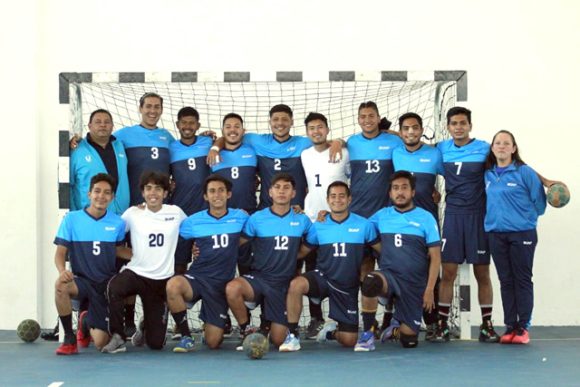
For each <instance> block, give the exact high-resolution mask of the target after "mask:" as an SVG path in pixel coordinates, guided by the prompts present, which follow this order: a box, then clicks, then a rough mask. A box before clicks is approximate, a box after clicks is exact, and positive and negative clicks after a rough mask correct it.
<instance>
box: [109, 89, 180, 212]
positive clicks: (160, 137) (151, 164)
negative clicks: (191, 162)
mask: <svg viewBox="0 0 580 387" xmlns="http://www.w3.org/2000/svg"><path fill="white" fill-rule="evenodd" d="M139 113H140V114H141V123H140V124H138V125H134V126H128V127H125V128H122V129H119V130H118V131H116V132H115V137H116V138H117V139H118V140H119V141H121V142H122V143H123V145H124V147H125V152H126V154H127V159H128V169H127V171H128V174H129V188H130V191H131V200H130V204H131V205H132V206H133V205H136V204H139V203H142V202H143V197H142V196H141V190H140V188H139V179H140V178H141V175H142V174H143V172H145V171H156V172H161V173H166V174H169V161H170V157H169V144H170V143H172V142H173V141H175V139H174V138H173V136H172V135H171V133H169V131H168V130H167V129H163V128H159V127H157V123H158V122H159V119H160V118H161V114H162V113H163V98H162V97H161V96H160V95H158V94H156V93H145V94H143V96H142V97H141V99H140V100H139Z"/></svg>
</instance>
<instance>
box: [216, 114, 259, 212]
mask: <svg viewBox="0 0 580 387" xmlns="http://www.w3.org/2000/svg"><path fill="white" fill-rule="evenodd" d="M244 133H245V129H244V120H243V119H242V117H241V116H240V115H239V114H236V113H229V114H226V115H225V116H224V119H223V122H222V137H223V138H224V148H223V149H222V151H221V152H220V157H221V161H220V162H219V163H218V164H215V165H213V166H212V168H211V170H212V172H213V173H217V174H218V175H221V176H223V177H225V178H226V179H228V180H230V181H231V182H232V198H231V199H230V200H229V201H228V205H229V206H230V207H231V208H242V209H244V210H245V211H246V212H247V213H248V214H253V213H254V212H256V207H257V202H256V185H257V181H256V172H257V166H258V159H257V157H256V152H254V148H252V147H251V146H250V145H247V144H242V139H243V137H244Z"/></svg>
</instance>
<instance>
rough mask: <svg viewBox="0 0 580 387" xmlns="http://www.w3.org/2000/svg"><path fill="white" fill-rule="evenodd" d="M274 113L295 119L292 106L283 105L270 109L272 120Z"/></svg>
mask: <svg viewBox="0 0 580 387" xmlns="http://www.w3.org/2000/svg"><path fill="white" fill-rule="evenodd" d="M274 113H286V114H288V115H289V116H290V118H292V117H294V113H292V109H290V106H288V105H284V104H283V103H281V104H278V105H274V106H272V108H271V109H270V118H272V116H273V115H274Z"/></svg>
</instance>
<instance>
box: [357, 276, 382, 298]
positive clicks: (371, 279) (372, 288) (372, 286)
mask: <svg viewBox="0 0 580 387" xmlns="http://www.w3.org/2000/svg"><path fill="white" fill-rule="evenodd" d="M381 290H383V281H382V280H381V277H379V276H378V275H376V274H374V273H369V274H367V275H366V276H365V278H364V280H363V282H362V285H361V291H362V294H363V295H364V296H366V297H376V296H378V295H379V294H381Z"/></svg>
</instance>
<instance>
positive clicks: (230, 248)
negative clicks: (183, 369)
mask: <svg viewBox="0 0 580 387" xmlns="http://www.w3.org/2000/svg"><path fill="white" fill-rule="evenodd" d="M231 196H232V183H231V182H230V181H229V180H227V179H226V178H224V177H222V176H220V175H211V176H209V177H208V178H207V179H206V180H205V185H204V195H203V197H204V199H205V200H206V201H207V202H208V203H209V210H203V211H200V212H197V213H195V214H193V215H191V216H190V217H188V218H187V219H186V220H185V221H184V222H183V223H182V224H181V227H180V230H179V233H180V235H181V237H182V238H183V239H185V240H191V241H193V240H195V244H196V245H197V247H198V248H199V254H198V255H197V257H196V258H195V260H194V261H193V263H192V264H191V266H190V267H189V269H188V271H187V272H186V273H185V274H184V275H178V276H175V277H173V278H171V279H170V280H169V282H168V283H167V303H168V305H169V310H170V311H171V314H172V316H173V319H174V320H175V323H176V324H177V328H178V329H179V333H181V341H180V342H179V344H177V346H175V348H173V352H178V353H180V352H190V351H192V350H193V349H194V348H195V342H194V339H193V337H192V336H191V332H190V330H189V326H188V323H187V307H186V303H192V304H195V303H196V302H197V301H199V300H202V301H203V302H202V304H201V310H200V318H201V320H203V321H204V322H205V327H204V331H205V332H204V333H205V343H206V344H207V346H208V347H210V348H211V349H217V348H218V347H219V346H220V344H221V343H222V340H223V337H224V328H225V322H226V319H227V313H228V302H227V300H226V293H225V289H226V284H227V283H228V282H229V281H231V280H232V279H233V278H234V276H235V274H236V264H237V260H238V259H237V257H238V246H239V243H240V234H241V232H242V229H243V227H244V224H245V223H246V220H247V219H248V214H246V213H245V212H244V211H243V210H238V209H233V208H228V207H227V202H228V199H229V198H230V197H231Z"/></svg>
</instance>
